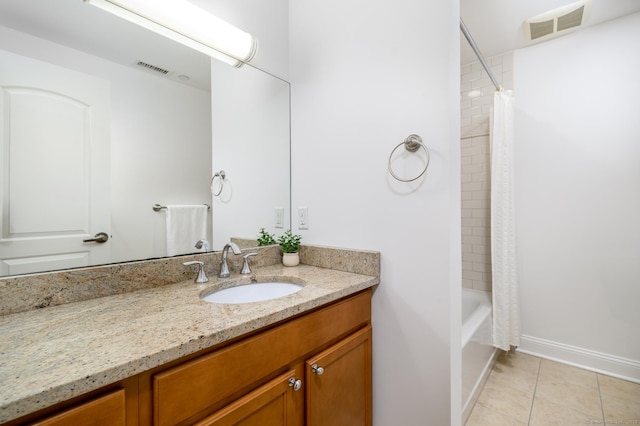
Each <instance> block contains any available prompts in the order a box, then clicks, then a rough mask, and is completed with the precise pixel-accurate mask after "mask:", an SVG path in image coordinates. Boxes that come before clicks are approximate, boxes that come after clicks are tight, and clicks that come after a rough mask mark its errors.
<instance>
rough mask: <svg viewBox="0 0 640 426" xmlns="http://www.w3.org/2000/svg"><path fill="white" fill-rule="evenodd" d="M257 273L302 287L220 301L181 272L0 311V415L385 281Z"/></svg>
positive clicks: (329, 273) (4, 417)
mask: <svg viewBox="0 0 640 426" xmlns="http://www.w3.org/2000/svg"><path fill="white" fill-rule="evenodd" d="M254 275H257V276H258V277H263V276H264V277H274V280H275V279H276V277H278V276H283V275H286V276H291V277H294V278H296V279H299V280H302V281H304V283H305V286H304V288H303V289H302V290H300V291H299V292H297V293H294V294H292V295H289V296H286V297H283V298H280V299H275V300H270V301H264V302H256V303H247V304H237V305H219V304H213V303H207V302H204V301H202V300H201V299H200V297H199V296H200V293H201V292H203V291H205V292H206V291H207V290H210V289H211V288H212V287H215V286H224V285H225V283H227V282H228V281H229V280H234V279H238V278H240V276H238V275H235V274H234V275H232V276H231V278H229V279H215V280H212V281H211V282H209V283H207V284H195V283H194V282H193V281H185V282H181V283H178V284H171V285H165V286H161V287H157V288H151V289H145V290H139V291H134V292H131V293H126V294H119V295H114V296H109V297H102V298H98V299H92V300H86V301H82V302H76V303H69V304H64V305H59V306H53V307H49V308H45V309H38V310H31V311H26V312H20V313H16V314H11V315H6V316H3V317H0V336H1V338H0V423H4V422H7V421H9V420H12V419H15V418H18V417H20V416H23V415H25V414H28V413H30V412H34V411H37V410H39V409H42V408H45V407H48V406H51V405H53V404H56V403H58V402H61V401H65V400H67V399H70V398H73V397H75V396H78V395H82V394H84V393H86V392H89V391H92V390H95V389H98V388H100V387H102V386H105V385H108V384H110V383H113V382H116V381H118V380H122V379H125V378H127V377H131V376H133V375H136V374H138V373H142V372H144V371H146V370H149V369H151V368H154V367H157V366H159V365H162V364H165V363H167V362H170V361H173V360H176V359H178V358H180V357H183V356H185V355H189V354H192V353H195V352H197V351H199V350H201V349H205V348H209V347H212V346H214V345H216V344H218V343H221V342H224V341H226V340H229V339H232V338H234V337H237V336H241V335H243V334H245V333H248V332H251V331H253V330H257V329H260V328H262V327H265V326H268V325H270V324H273V323H276V322H278V321H281V320H283V319H287V318H289V317H292V316H295V315H297V314H300V313H302V312H305V311H307V310H310V309H313V308H316V307H318V306H321V305H324V304H326V303H329V302H332V301H335V300H338V299H340V298H342V297H344V296H348V295H350V294H353V293H356V292H358V291H360V290H364V289H367V288H369V287H372V286H374V285H376V284H378V283H379V278H378V277H374V276H368V275H360V274H355V273H351V272H342V271H338V270H333V269H325V268H319V267H315V266H309V265H299V266H297V267H295V268H286V267H283V266H280V265H273V266H265V267H261V268H257V269H255V270H254Z"/></svg>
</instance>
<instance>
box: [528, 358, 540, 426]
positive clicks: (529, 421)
mask: <svg viewBox="0 0 640 426" xmlns="http://www.w3.org/2000/svg"><path fill="white" fill-rule="evenodd" d="M541 368H542V360H540V359H539V360H538V374H537V375H536V384H535V385H534V386H533V396H532V397H531V406H530V407H529V418H528V419H527V425H530V424H531V415H532V414H533V404H535V402H536V391H537V390H538V381H539V380H540V369H541Z"/></svg>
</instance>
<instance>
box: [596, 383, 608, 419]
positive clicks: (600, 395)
mask: <svg viewBox="0 0 640 426" xmlns="http://www.w3.org/2000/svg"><path fill="white" fill-rule="evenodd" d="M596 383H597V384H598V397H600V412H601V413H602V424H603V425H604V424H607V423H606V419H605V417H604V403H603V402H602V390H601V389H600V377H599V375H598V374H597V373H596Z"/></svg>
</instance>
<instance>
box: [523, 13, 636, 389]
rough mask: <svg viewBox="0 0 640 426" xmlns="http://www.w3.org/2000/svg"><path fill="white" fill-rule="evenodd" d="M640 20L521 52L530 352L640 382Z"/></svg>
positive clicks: (525, 316) (525, 325)
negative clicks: (638, 44)
mask: <svg viewBox="0 0 640 426" xmlns="http://www.w3.org/2000/svg"><path fill="white" fill-rule="evenodd" d="M638 40H640V14H635V15H631V16H628V17H625V18H622V19H619V20H616V21H613V22H609V23H605V24H602V25H599V26H596V27H593V28H589V29H584V30H582V31H580V32H576V33H573V34H571V35H567V36H565V37H561V38H558V39H555V40H552V41H548V42H546V43H542V44H539V45H536V46H533V47H529V48H526V49H522V50H518V51H516V52H515V55H514V61H515V62H514V76H515V77H514V78H515V96H516V125H515V128H516V159H515V162H516V167H515V170H516V209H517V213H516V214H517V223H518V239H519V242H518V249H519V255H520V275H521V284H522V294H521V298H522V333H523V343H522V349H524V350H526V351H530V352H534V353H538V354H541V355H544V356H549V357H555V358H558V359H562V360H564V361H568V362H573V363H577V364H581V365H584V366H587V367H590V368H594V369H600V370H605V371H607V372H609V373H613V374H616V375H622V376H626V377H630V378H633V379H635V380H637V381H640V339H638V325H639V324H640V309H639V307H638V301H639V300H640V286H639V285H638V283H640V262H639V259H640V221H639V220H638V214H639V213H638V212H640V120H639V117H640V79H639V78H638V72H639V69H640V49H638V46H637V42H638Z"/></svg>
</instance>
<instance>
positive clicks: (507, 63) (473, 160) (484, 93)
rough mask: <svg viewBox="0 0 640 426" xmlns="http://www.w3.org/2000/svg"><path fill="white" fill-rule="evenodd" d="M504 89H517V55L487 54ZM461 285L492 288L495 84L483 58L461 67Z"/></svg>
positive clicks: (478, 288) (488, 289)
mask: <svg viewBox="0 0 640 426" xmlns="http://www.w3.org/2000/svg"><path fill="white" fill-rule="evenodd" d="M486 60H487V63H488V64H489V66H490V68H491V71H492V72H493V75H494V76H495V77H496V79H497V80H498V82H499V83H501V84H502V87H503V88H505V89H511V88H512V87H513V54H512V53H509V54H505V55H501V56H494V57H492V58H486ZM460 92H461V93H460V112H461V114H460V115H461V131H460V134H461V141H460V144H461V146H460V151H461V156H462V158H461V164H462V179H461V181H462V286H463V287H464V288H472V289H476V290H485V291H491V227H490V220H491V216H490V206H491V202H490V175H489V172H490V160H489V152H490V148H489V113H490V112H491V105H492V103H493V94H494V92H495V87H494V86H493V83H491V80H490V79H489V76H488V75H487V73H486V72H485V71H484V69H483V68H482V65H481V64H480V62H474V63H471V64H468V65H463V66H462V67H461V68H460Z"/></svg>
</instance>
